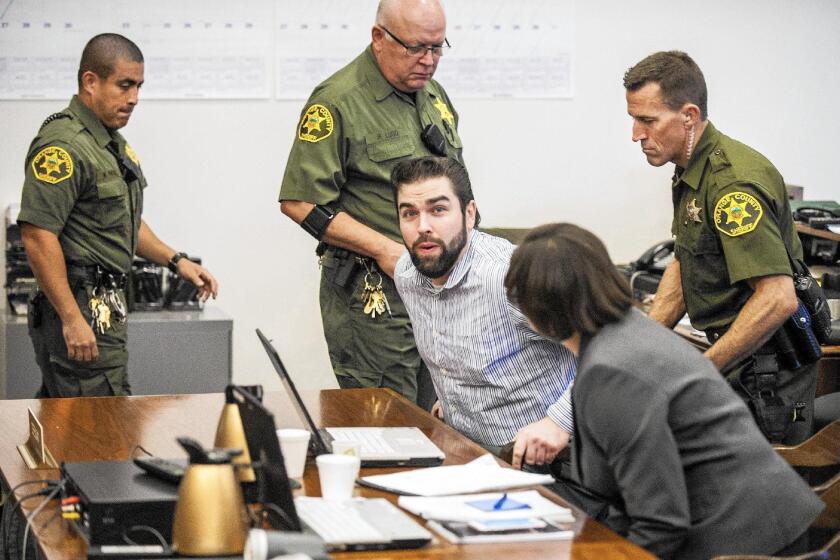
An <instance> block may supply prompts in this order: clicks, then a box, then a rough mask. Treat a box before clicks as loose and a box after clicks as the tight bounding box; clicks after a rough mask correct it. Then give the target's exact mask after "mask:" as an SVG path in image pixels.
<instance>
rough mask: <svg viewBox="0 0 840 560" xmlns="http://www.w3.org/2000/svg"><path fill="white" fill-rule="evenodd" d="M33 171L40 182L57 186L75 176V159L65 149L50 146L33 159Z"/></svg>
mask: <svg viewBox="0 0 840 560" xmlns="http://www.w3.org/2000/svg"><path fill="white" fill-rule="evenodd" d="M32 171H33V172H34V173H35V177H36V178H37V179H38V180H40V181H43V182H45V183H49V184H51V185H55V184H56V183H60V182H62V181H64V180H66V179H69V178H70V177H72V176H73V158H71V157H70V154H69V153H67V150H65V149H64V148H59V147H58V146H48V147H46V148H44V149H43V150H41V151H40V152H38V153H37V154H35V157H34V158H32Z"/></svg>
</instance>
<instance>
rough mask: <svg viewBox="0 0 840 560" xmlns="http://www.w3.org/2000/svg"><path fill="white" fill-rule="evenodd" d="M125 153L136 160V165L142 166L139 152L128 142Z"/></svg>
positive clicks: (132, 159)
mask: <svg viewBox="0 0 840 560" xmlns="http://www.w3.org/2000/svg"><path fill="white" fill-rule="evenodd" d="M125 155H127V156H128V159H130V160H131V161H133V162H134V165H136V166H138V167H139V166H140V159H139V158H138V157H137V153H136V152H135V151H134V149H132V147H131V146H129V145H128V144H126V145H125Z"/></svg>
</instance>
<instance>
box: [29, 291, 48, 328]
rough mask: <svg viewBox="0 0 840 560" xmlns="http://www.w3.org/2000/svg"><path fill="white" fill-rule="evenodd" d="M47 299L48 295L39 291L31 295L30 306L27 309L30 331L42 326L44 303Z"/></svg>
mask: <svg viewBox="0 0 840 560" xmlns="http://www.w3.org/2000/svg"><path fill="white" fill-rule="evenodd" d="M46 299H47V296H46V294H44V292H42V291H41V290H37V291H35V292H33V293H32V294H30V296H29V304H28V305H27V308H26V322H27V323H28V324H29V328H30V329H37V328H38V327H40V326H41V318H42V317H43V314H44V309H43V305H42V304H43V302H44V301H45V300H46Z"/></svg>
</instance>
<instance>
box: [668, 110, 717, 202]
mask: <svg viewBox="0 0 840 560" xmlns="http://www.w3.org/2000/svg"><path fill="white" fill-rule="evenodd" d="M719 139H720V132H718V131H717V129H716V128H715V126H714V125H713V124H712V121H708V122H707V123H706V128H705V129H704V130H703V134H702V135H701V136H700V141H699V142H698V143H697V145H696V146H695V147H694V153H693V154H691V161H689V162H688V167H686V168H685V169H684V170H681V169H680V168H679V167H676V168H675V169H674V179H673V180H674V184H673V186H675V187H676V186H677V185H678V184H680V183H685V184H686V185H688V186H689V187H691V188H692V189H694V190H695V191H696V190H697V189H698V188H699V187H700V179H701V178H702V177H703V169H704V168H705V167H706V160H707V159H708V156H709V152H711V151H712V148H714V147H715V145H716V144H717V143H718V140H719Z"/></svg>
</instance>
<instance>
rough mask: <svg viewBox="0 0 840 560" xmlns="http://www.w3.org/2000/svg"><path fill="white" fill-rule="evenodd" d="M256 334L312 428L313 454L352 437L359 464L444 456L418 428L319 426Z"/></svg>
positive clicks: (419, 463) (427, 462)
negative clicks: (356, 449) (359, 460)
mask: <svg viewBox="0 0 840 560" xmlns="http://www.w3.org/2000/svg"><path fill="white" fill-rule="evenodd" d="M257 336H258V337H259V339H260V342H262V345H263V347H264V348H265V351H266V353H267V354H268V358H269V360H271V364H272V365H273V366H274V369H275V370H276V371H277V375H279V376H280V380H281V381H282V382H283V385H284V386H285V387H286V390H287V392H288V393H289V397H290V398H291V400H292V405H293V406H294V407H295V410H296V411H297V414H298V416H299V417H300V419H301V421H302V422H303V423H304V425H305V426H308V427H309V430H310V431H311V432H312V439H311V440H310V445H311V446H312V447H313V451H314V453H315V454H316V455H321V454H324V453H330V452H331V451H332V441H333V440H353V441H358V442H359V443H361V457H360V458H361V461H362V466H363V467H402V466H408V467H433V466H436V465H440V464H441V463H442V462H443V459H444V457H445V455H444V453H443V451H441V450H440V448H438V446H436V445H435V444H434V443H432V440H430V439H429V438H428V437H426V434H424V433H423V432H421V431H420V430H419V429H418V428H391V427H389V428H370V427H357V428H324V429H319V428H318V426H316V425H315V422H314V421H313V420H312V416H311V415H310V414H309V411H308V410H307V409H306V405H305V404H304V403H303V399H301V398H300V394H299V393H298V391H297V388H296V387H295V384H294V381H292V378H291V376H289V373H288V371H287V370H286V367H285V366H284V365H283V362H282V360H280V355H279V354H278V353H277V350H276V349H275V348H274V346H273V345H272V344H271V342H270V341H269V340H268V339H267V338H266V337H265V335H264V334H263V333H262V331H261V330H260V329H257Z"/></svg>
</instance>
